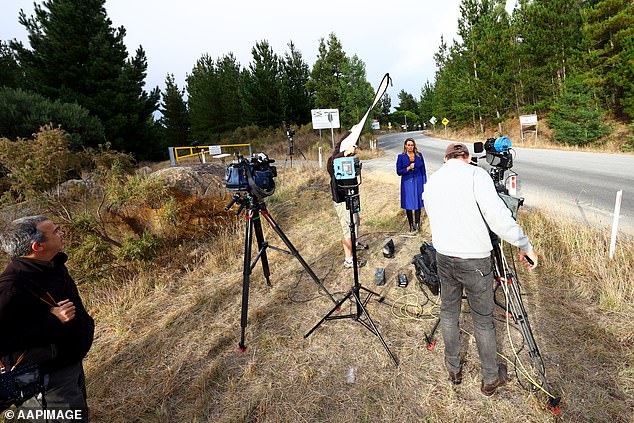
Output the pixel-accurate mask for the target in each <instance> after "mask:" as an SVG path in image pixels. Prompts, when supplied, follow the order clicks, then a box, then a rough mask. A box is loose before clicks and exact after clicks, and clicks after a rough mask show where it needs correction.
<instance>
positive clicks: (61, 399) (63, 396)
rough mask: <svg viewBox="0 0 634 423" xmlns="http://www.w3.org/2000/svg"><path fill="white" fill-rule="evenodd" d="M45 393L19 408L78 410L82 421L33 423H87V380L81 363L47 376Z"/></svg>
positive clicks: (31, 409)
mask: <svg viewBox="0 0 634 423" xmlns="http://www.w3.org/2000/svg"><path fill="white" fill-rule="evenodd" d="M44 389H45V391H44V393H43V394H41V393H40V394H38V395H36V396H34V397H33V398H30V399H29V400H27V401H26V402H25V403H24V404H22V405H21V406H20V407H19V408H20V410H24V411H27V412H28V411H34V410H52V411H53V412H54V413H53V414H56V415H59V414H63V413H55V412H57V411H59V410H62V411H68V410H78V412H79V415H81V417H82V419H81V420H77V419H74V418H73V419H65V418H59V419H45V418H42V419H33V420H31V421H33V422H48V423H53V422H55V423H57V422H60V423H62V422H77V421H80V422H87V421H88V404H87V403H86V378H85V376H84V368H83V366H82V364H81V362H79V363H76V364H71V365H69V366H66V367H64V368H61V369H59V370H56V371H54V372H51V373H49V374H47V375H44Z"/></svg>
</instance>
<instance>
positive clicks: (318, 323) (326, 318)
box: [304, 290, 352, 338]
mask: <svg viewBox="0 0 634 423" xmlns="http://www.w3.org/2000/svg"><path fill="white" fill-rule="evenodd" d="M351 295H352V290H351V291H350V292H348V293H347V294H346V296H345V297H343V298H342V299H340V300H339V301H338V302H336V303H335V306H334V307H333V308H332V309H331V310H330V311H329V312H328V314H326V315H325V316H324V317H322V318H321V320H320V321H319V322H317V324H316V325H315V326H313V328H312V329H311V330H309V331H308V332H307V333H306V335H304V338H308V337H309V336H310V334H311V333H313V332H314V331H315V329H317V328H318V327H319V326H321V324H322V323H324V322H325V321H326V320H328V318H329V317H330V315H331V314H332V313H334V312H335V311H336V310H338V309H339V307H341V304H343V303H344V302H345V301H346V300H347V299H348V298H350V296H351Z"/></svg>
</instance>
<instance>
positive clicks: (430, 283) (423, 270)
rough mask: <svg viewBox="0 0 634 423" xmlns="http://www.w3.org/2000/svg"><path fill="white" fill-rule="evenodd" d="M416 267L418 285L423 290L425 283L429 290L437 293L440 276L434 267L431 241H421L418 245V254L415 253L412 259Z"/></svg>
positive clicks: (434, 260)
mask: <svg viewBox="0 0 634 423" xmlns="http://www.w3.org/2000/svg"><path fill="white" fill-rule="evenodd" d="M412 264H413V265H414V267H415V269H416V278H417V279H418V286H420V289H421V290H423V285H427V288H429V291H430V292H431V293H432V294H434V295H438V293H439V292H440V278H439V277H438V268H437V267H436V249H435V248H434V246H433V244H432V243H431V242H423V245H421V246H420V254H416V255H415V256H414V259H413V260H412Z"/></svg>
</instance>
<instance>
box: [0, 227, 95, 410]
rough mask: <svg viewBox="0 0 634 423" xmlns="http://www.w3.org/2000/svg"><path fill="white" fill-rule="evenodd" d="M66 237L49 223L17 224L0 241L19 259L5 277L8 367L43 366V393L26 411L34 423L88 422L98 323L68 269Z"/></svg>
mask: <svg viewBox="0 0 634 423" xmlns="http://www.w3.org/2000/svg"><path fill="white" fill-rule="evenodd" d="M63 237H64V232H62V230H61V228H60V227H58V226H57V225H56V224H55V223H53V222H52V221H51V220H50V219H48V218H47V217H46V216H28V217H24V218H21V219H17V220H15V221H13V222H11V224H9V226H8V228H6V229H5V230H4V231H3V233H2V234H1V236H0V243H1V245H2V248H3V249H4V251H5V252H6V253H7V254H8V255H9V256H10V257H11V261H10V263H9V264H8V265H7V267H6V269H5V270H4V272H2V274H1V275H0V331H1V332H2V335H1V336H2V343H0V359H1V360H2V364H1V365H0V367H5V368H12V367H14V366H20V365H25V364H30V363H36V364H37V365H38V367H39V369H40V373H41V375H42V381H41V382H42V388H43V391H42V392H41V393H39V394H37V395H36V396H35V397H33V398H30V399H29V400H27V401H26V402H25V403H24V404H22V405H21V406H20V410H24V412H26V414H25V415H26V416H27V417H28V418H29V419H32V420H33V421H44V420H38V419H33V418H32V416H33V415H35V416H41V414H42V413H40V414H38V413H33V412H34V411H36V410H48V414H47V415H48V416H51V415H52V416H54V418H53V419H50V418H48V419H47V420H48V421H60V422H61V421H71V420H72V421H87V420H88V406H87V403H86V385H85V378H84V371H83V366H82V360H83V358H84V357H85V356H86V354H87V353H88V350H89V349H90V347H91V345H92V341H93V336H94V321H93V319H92V317H90V315H89V314H88V312H87V311H86V309H85V308H84V305H83V303H82V301H81V298H80V296H79V291H78V290H77V286H76V284H75V282H74V281H73V279H72V278H71V277H70V275H69V274H68V270H67V269H66V266H65V264H64V263H65V262H66V260H67V259H68V256H67V255H66V254H64V253H63V252H62V249H63V247H64V240H63ZM69 412H71V413H69Z"/></svg>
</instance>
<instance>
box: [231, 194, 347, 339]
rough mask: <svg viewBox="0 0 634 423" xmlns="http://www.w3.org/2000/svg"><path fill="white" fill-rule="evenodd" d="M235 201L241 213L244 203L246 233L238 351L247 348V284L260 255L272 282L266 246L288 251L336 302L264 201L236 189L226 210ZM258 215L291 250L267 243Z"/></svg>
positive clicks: (267, 278) (267, 282) (265, 271)
mask: <svg viewBox="0 0 634 423" xmlns="http://www.w3.org/2000/svg"><path fill="white" fill-rule="evenodd" d="M235 203H238V204H239V206H240V207H239V208H238V210H237V211H236V215H238V214H240V213H241V212H242V210H243V209H244V208H245V207H246V212H245V218H246V225H245V235H244V264H243V268H242V269H243V270H242V316H241V319H240V328H241V332H240V343H239V344H238V346H239V348H240V350H241V351H245V350H246V346H245V344H244V334H245V331H246V327H247V313H248V309H249V285H250V276H251V273H252V272H253V268H254V267H255V265H256V264H257V262H258V260H260V259H262V270H263V272H264V278H265V279H266V284H267V285H268V286H271V282H270V279H269V276H270V274H271V272H270V270H269V261H268V257H267V254H266V250H267V249H268V248H272V249H274V250H276V251H280V252H282V253H284V254H289V255H292V256H293V257H295V258H296V259H297V260H298V261H299V262H300V263H301V265H302V266H303V267H304V269H305V270H306V272H308V274H309V275H310V277H311V278H312V279H313V281H314V282H315V283H316V284H317V286H318V287H319V289H321V290H323V291H324V293H325V294H326V295H327V296H328V298H330V300H331V301H332V302H333V303H336V301H335V299H334V298H333V296H332V295H331V294H330V292H328V290H327V289H326V288H325V287H324V285H323V284H322V283H321V281H320V280H319V278H318V277H317V275H315V272H313V270H312V269H311V268H310V266H308V263H306V262H305V261H304V259H303V258H302V256H301V255H300V254H299V252H298V251H297V249H296V248H295V247H294V246H293V244H292V243H291V241H290V240H289V239H288V238H287V237H286V235H285V234H284V232H282V229H281V228H280V227H279V225H278V224H277V223H276V222H275V221H274V220H273V218H272V217H271V215H270V214H269V212H268V210H267V209H266V204H265V203H264V201H262V200H260V199H258V198H256V197H255V196H254V195H252V194H250V193H238V194H234V195H233V197H232V199H231V201H230V202H229V203H228V204H227V205H226V206H225V210H229V209H230V208H231V207H232V206H233V205H234V204H235ZM260 216H262V217H264V219H265V220H266V221H267V222H268V223H269V225H270V226H271V228H273V230H274V231H275V233H276V234H277V235H278V236H279V237H280V239H281V240H282V241H284V244H286V247H287V248H288V249H289V250H290V251H287V250H284V249H281V248H278V247H274V246H272V245H269V243H268V242H266V241H265V240H264V234H263V233H262V221H261V220H260ZM254 231H255V238H256V240H257V243H258V253H257V255H256V256H255V258H254V259H253V262H251V243H252V241H253V232H254Z"/></svg>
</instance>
